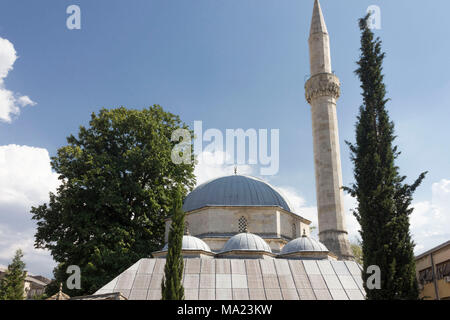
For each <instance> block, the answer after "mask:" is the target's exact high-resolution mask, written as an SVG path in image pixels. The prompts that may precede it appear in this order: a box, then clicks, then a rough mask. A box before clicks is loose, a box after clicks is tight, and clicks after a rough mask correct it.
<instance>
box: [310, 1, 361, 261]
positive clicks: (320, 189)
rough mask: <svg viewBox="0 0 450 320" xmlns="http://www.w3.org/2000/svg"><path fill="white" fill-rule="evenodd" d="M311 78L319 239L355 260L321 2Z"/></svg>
mask: <svg viewBox="0 0 450 320" xmlns="http://www.w3.org/2000/svg"><path fill="white" fill-rule="evenodd" d="M309 51H310V64H311V78H310V79H309V80H308V81H307V83H306V85H305V90H306V100H307V101H308V103H309V104H310V105H311V114H312V128H313V141H314V167H315V173H316V193H317V210H318V216H319V217H318V218H319V238H320V241H321V242H323V243H324V244H325V245H326V246H327V248H328V249H329V250H330V251H332V252H333V253H335V254H336V255H337V256H338V257H339V258H340V259H352V258H353V255H352V252H351V248H350V243H349V241H348V238H347V231H346V224H345V210H344V202H343V194H342V190H341V187H342V169H341V156H340V146H339V132H338V121H337V114H336V103H337V100H338V98H339V95H340V82H339V79H338V77H336V76H335V75H334V74H333V73H332V71H331V70H332V69H331V56H330V40H329V36H328V31H327V28H326V25H325V20H324V18H323V14H322V10H321V8H320V3H319V1H318V0H316V1H315V3H314V11H313V18H312V22H311V34H310V37H309Z"/></svg>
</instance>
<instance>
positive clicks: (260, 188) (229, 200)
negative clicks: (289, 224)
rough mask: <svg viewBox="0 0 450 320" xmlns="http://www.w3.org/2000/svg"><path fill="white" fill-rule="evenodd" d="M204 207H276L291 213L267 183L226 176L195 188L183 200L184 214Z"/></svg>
mask: <svg viewBox="0 0 450 320" xmlns="http://www.w3.org/2000/svg"><path fill="white" fill-rule="evenodd" d="M205 206H278V207H281V208H283V209H285V210H287V211H290V212H291V209H290V207H289V205H288V202H287V201H286V200H285V199H284V198H283V196H281V194H280V193H279V192H278V191H276V190H275V188H274V187H272V186H271V185H269V184H268V183H266V182H264V181H262V180H260V179H257V178H254V177H249V176H240V175H233V176H226V177H221V178H217V179H214V180H212V181H209V182H206V183H204V184H202V185H200V186H198V187H197V188H195V189H194V190H193V191H192V192H191V193H190V194H189V195H188V196H187V197H186V199H185V200H184V203H183V210H184V211H185V212H189V211H193V210H196V209H200V208H203V207H205Z"/></svg>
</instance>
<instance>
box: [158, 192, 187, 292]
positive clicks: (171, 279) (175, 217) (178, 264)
mask: <svg viewBox="0 0 450 320" xmlns="http://www.w3.org/2000/svg"><path fill="white" fill-rule="evenodd" d="M181 194H182V192H181V188H179V189H178V190H177V192H176V194H175V201H174V204H173V210H172V224H171V226H170V231H169V242H168V252H167V257H166V265H165V266H164V278H163V280H162V283H161V295H162V300H184V288H183V285H182V283H181V281H182V278H183V256H182V255H181V248H182V242H183V234H184V212H183V209H182V201H181Z"/></svg>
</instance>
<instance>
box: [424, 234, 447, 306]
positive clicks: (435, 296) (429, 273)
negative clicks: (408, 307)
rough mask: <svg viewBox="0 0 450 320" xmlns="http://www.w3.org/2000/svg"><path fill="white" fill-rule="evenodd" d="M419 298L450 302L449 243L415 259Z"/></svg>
mask: <svg viewBox="0 0 450 320" xmlns="http://www.w3.org/2000/svg"><path fill="white" fill-rule="evenodd" d="M416 275H417V280H418V281H419V289H420V298H422V299H425V300H450V241H447V242H445V243H443V244H441V245H439V246H437V247H434V248H433V249H430V250H428V251H426V252H424V253H422V254H420V255H418V256H417V257H416Z"/></svg>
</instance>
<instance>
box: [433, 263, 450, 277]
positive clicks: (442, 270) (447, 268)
mask: <svg viewBox="0 0 450 320" xmlns="http://www.w3.org/2000/svg"><path fill="white" fill-rule="evenodd" d="M445 277H450V260H447V261H445V262H442V263H439V264H438V265H436V278H437V280H441V279H444V278H445Z"/></svg>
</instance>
